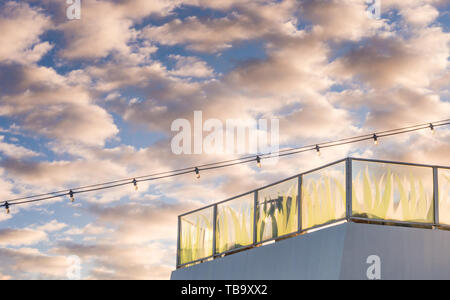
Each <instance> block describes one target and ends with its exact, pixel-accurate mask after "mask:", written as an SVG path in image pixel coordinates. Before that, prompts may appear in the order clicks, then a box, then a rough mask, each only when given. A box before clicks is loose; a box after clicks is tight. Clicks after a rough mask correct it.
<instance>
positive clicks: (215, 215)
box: [212, 204, 217, 258]
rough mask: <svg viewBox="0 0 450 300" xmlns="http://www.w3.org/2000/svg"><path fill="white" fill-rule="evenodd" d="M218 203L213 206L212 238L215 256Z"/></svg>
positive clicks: (214, 254)
mask: <svg viewBox="0 0 450 300" xmlns="http://www.w3.org/2000/svg"><path fill="white" fill-rule="evenodd" d="M216 226H217V204H215V205H214V206H213V240H212V244H213V245H212V246H213V251H212V255H213V258H214V257H215V256H216V234H217V227H216Z"/></svg>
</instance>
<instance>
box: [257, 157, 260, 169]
mask: <svg viewBox="0 0 450 300" xmlns="http://www.w3.org/2000/svg"><path fill="white" fill-rule="evenodd" d="M256 165H257V166H258V168H261V158H260V157H259V156H257V157H256Z"/></svg>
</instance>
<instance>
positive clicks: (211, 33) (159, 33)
mask: <svg viewBox="0 0 450 300" xmlns="http://www.w3.org/2000/svg"><path fill="white" fill-rule="evenodd" d="M295 5H296V4H295V2H294V1H283V2H279V3H255V2H247V3H242V2H233V3H228V4H225V5H223V6H222V7H218V6H215V8H219V9H224V10H227V11H228V12H227V14H226V16H224V17H220V18H200V17H197V16H189V17H187V18H185V19H183V20H181V19H174V20H172V21H170V22H168V23H166V24H163V25H161V26H151V25H150V26H147V27H146V28H144V30H143V37H145V38H147V39H149V40H151V41H154V42H158V43H160V44H162V45H169V46H173V45H178V44H181V45H186V47H187V48H188V49H190V50H194V51H199V52H211V53H214V52H219V51H222V50H224V49H227V48H230V47H231V46H232V45H233V44H234V43H236V42H240V41H244V40H253V39H258V38H262V37H265V36H275V35H277V34H286V33H292V32H295V31H296V29H295V24H294V23H295V19H294V18H293V17H292V16H291V15H290V12H292V11H293V10H294V9H295Z"/></svg>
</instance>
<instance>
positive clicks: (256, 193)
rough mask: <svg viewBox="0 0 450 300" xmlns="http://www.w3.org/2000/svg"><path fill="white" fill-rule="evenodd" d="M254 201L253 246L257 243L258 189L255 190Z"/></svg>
mask: <svg viewBox="0 0 450 300" xmlns="http://www.w3.org/2000/svg"><path fill="white" fill-rule="evenodd" d="M254 196H255V197H254V199H255V200H254V201H253V246H255V245H256V243H257V229H256V224H257V223H256V216H257V214H256V210H257V209H258V191H255V195H254Z"/></svg>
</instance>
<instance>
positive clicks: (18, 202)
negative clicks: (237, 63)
mask: <svg viewBox="0 0 450 300" xmlns="http://www.w3.org/2000/svg"><path fill="white" fill-rule="evenodd" d="M449 124H450V119H446V120H441V121H437V122H432V123H424V124H419V125H413V126H407V127H402V128H397V129H390V130H385V131H380V132H377V133H370V134H365V135H360V136H355V137H350V138H344V139H339V140H335V141H328V142H324V143H320V144H313V145H307V146H300V147H294V148H287V149H282V150H279V151H275V152H271V153H264V154H259V155H252V156H245V157H241V158H236V159H230V160H224V161H219V162H212V163H207V164H203V165H198V166H195V167H187V168H182V169H176V170H170V171H165V172H158V173H154V174H149V175H143V176H137V177H130V178H126V179H119V180H114V181H108V182H103V183H98V184H92V185H86V186H80V187H76V188H72V189H66V190H61V191H56V192H49V193H44V194H38V195H32V196H26V197H20V198H15V199H10V200H5V201H1V202H0V203H1V204H0V207H5V206H6V205H9V206H11V205H21V204H26V203H34V202H40V201H45V200H49V199H55V198H60V197H65V196H69V195H73V194H81V193H88V192H94V191H99V190H104V189H110V188H114V187H119V186H124V185H128V184H137V182H145V181H153V180H158V179H164V178H170V177H175V176H181V175H185V174H188V173H192V172H196V173H197V171H198V172H199V171H206V170H213V169H219V168H225V167H230V166H234V165H239V164H245V163H249V162H254V161H260V160H262V159H269V158H273V157H284V156H288V155H293V154H298V153H303V152H307V151H312V150H315V151H317V149H323V148H330V147H336V146H341V145H346V144H353V143H358V142H362V141H366V140H372V139H373V137H374V136H376V137H377V138H382V137H389V136H393V135H398V134H404V133H409V132H414V131H418V130H423V129H427V128H428V129H430V128H431V130H432V131H433V130H434V129H435V128H437V127H441V126H446V125H449ZM197 174H198V173H197Z"/></svg>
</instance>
